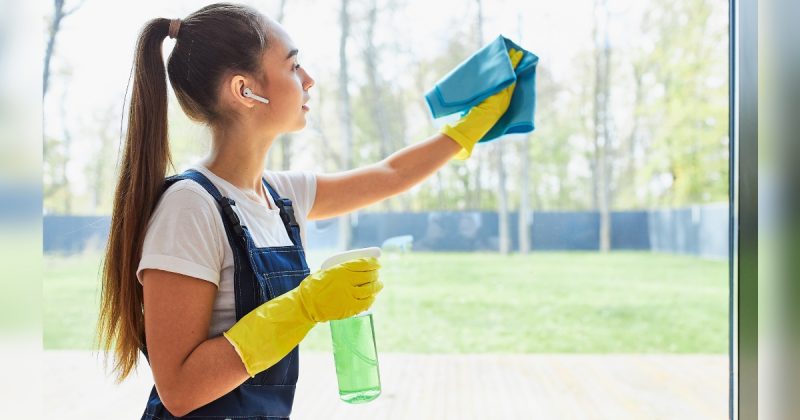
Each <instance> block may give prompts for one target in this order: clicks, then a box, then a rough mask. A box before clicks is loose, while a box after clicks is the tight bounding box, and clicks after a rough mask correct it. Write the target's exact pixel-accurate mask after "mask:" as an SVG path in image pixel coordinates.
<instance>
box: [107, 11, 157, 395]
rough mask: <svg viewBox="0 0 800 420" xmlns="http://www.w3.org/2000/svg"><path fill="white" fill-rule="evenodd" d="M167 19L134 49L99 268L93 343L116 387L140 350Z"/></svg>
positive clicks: (149, 29)
mask: <svg viewBox="0 0 800 420" xmlns="http://www.w3.org/2000/svg"><path fill="white" fill-rule="evenodd" d="M169 24H170V21H169V20H168V19H153V20H151V21H150V22H148V23H147V24H146V25H145V26H144V28H143V29H142V32H141V34H140V35H139V39H138V41H137V43H136V53H135V54H136V55H135V59H134V74H135V78H134V82H133V92H132V94H131V103H130V110H129V116H128V130H127V133H126V139H125V150H124V152H123V156H122V160H121V166H120V172H119V179H118V182H117V187H116V192H115V194H114V206H113V213H112V215H111V229H110V232H109V237H108V243H107V245H106V251H105V259H104V263H103V278H102V291H101V302H100V314H99V317H98V328H97V337H96V338H97V340H98V341H99V343H100V346H101V347H100V349H101V350H104V351H106V352H108V351H109V350H110V349H112V347H113V350H114V353H115V354H116V356H117V358H116V360H115V362H114V368H113V371H114V372H116V377H117V383H119V382H122V381H123V380H124V379H125V378H126V377H127V376H128V375H129V374H130V373H131V371H132V370H133V369H134V368H135V367H136V364H137V361H138V356H139V354H138V353H139V348H140V347H141V346H142V344H144V313H143V304H144V300H143V294H142V287H141V285H140V284H139V283H138V281H137V280H136V269H137V267H138V264H139V259H140V258H141V253H142V243H143V242H144V235H145V231H146V229H147V222H148V220H149V218H150V215H151V213H152V212H153V209H154V207H155V205H156V202H157V201H158V198H159V196H160V194H161V189H162V187H163V185H164V177H165V176H166V170H167V164H170V165H171V164H172V161H171V157H170V152H169V141H168V136H167V81H166V71H165V69H164V60H163V58H162V54H161V45H162V42H163V41H164V38H166V36H167V34H168V31H169Z"/></svg>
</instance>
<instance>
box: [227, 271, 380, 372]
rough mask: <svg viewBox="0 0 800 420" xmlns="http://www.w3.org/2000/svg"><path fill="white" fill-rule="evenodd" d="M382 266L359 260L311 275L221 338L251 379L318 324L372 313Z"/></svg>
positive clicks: (253, 312)
mask: <svg viewBox="0 0 800 420" xmlns="http://www.w3.org/2000/svg"><path fill="white" fill-rule="evenodd" d="M379 268H380V264H379V263H378V260H377V259H376V258H374V257H369V258H358V259H355V260H352V261H347V262H344V263H341V264H338V265H335V266H333V267H330V268H327V269H325V270H320V271H317V272H315V273H312V274H311V275H309V276H308V277H306V278H305V279H303V281H302V282H300V285H299V286H298V287H296V288H294V289H292V290H290V291H289V292H287V293H284V294H283V295H281V296H278V297H276V298H275V299H272V300H270V301H267V302H265V303H263V304H261V305H260V306H258V307H257V308H255V309H253V310H252V311H250V313H248V314H247V315H245V316H243V317H242V319H240V320H239V321H238V322H237V323H236V324H234V325H233V326H232V327H231V328H230V329H229V330H228V331H225V332H223V333H222V335H224V336H225V338H227V339H228V341H229V342H230V343H231V345H233V347H234V348H235V349H236V352H237V353H238V354H239V357H240V358H241V359H242V362H243V363H244V366H245V368H246V369H247V373H248V374H249V375H250V377H251V378H252V377H255V376H256V374H258V373H259V372H261V371H263V370H266V369H267V368H269V367H270V366H272V365H274V364H275V363H278V361H280V360H281V359H282V358H283V357H284V356H286V355H287V354H289V352H290V351H291V350H292V349H293V348H294V347H295V346H297V345H298V344H299V343H300V341H302V340H303V338H304V337H305V336H306V334H308V332H309V331H311V328H313V327H314V325H316V324H317V323H318V322H323V321H330V320H332V319H343V318H348V317H351V316H353V315H356V314H358V313H360V312H363V311H365V310H367V309H369V307H370V306H372V303H373V302H374V301H375V296H376V295H377V294H378V292H380V291H381V289H383V283H381V281H380V280H379V279H378V269H379Z"/></svg>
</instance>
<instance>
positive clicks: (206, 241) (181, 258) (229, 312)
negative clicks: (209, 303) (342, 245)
mask: <svg viewBox="0 0 800 420" xmlns="http://www.w3.org/2000/svg"><path fill="white" fill-rule="evenodd" d="M192 169H196V170H198V171H199V172H201V173H202V174H203V175H205V176H206V177H207V178H208V179H209V180H210V181H211V183H212V184H214V186H216V187H217V189H219V191H220V193H221V194H222V195H223V196H227V197H229V198H231V199H233V200H234V201H235V202H236V205H235V206H233V209H234V211H236V213H237V215H238V216H239V219H240V220H241V222H242V225H244V226H247V228H248V230H249V231H250V234H251V236H252V237H253V242H255V245H256V246H257V247H267V246H285V245H292V241H291V239H290V238H289V234H288V233H287V232H286V228H285V227H284V224H283V221H282V220H281V217H280V210H279V208H278V206H277V205H275V201H274V200H273V199H272V196H271V195H270V194H269V192H268V191H267V190H266V188H264V192H265V194H266V195H267V198H268V199H269V205H270V208H268V207H267V204H266V203H264V202H263V200H259V201H256V200H255V199H254V198H251V197H250V196H247V195H245V194H244V192H242V191H241V190H240V189H239V188H237V187H235V186H234V185H232V184H231V183H229V182H228V181H226V180H224V179H222V178H220V177H218V176H216V175H214V173H212V172H211V171H210V170H209V169H208V168H206V167H205V166H203V165H201V164H195V165H193V166H192ZM264 178H266V180H267V182H268V183H269V185H270V186H271V187H272V188H273V189H274V190H275V191H276V192H277V193H278V195H279V196H280V197H285V198H289V199H291V200H292V207H293V209H294V215H295V219H297V223H298V224H299V225H300V236H301V239H302V241H303V246H304V247H305V246H306V237H305V227H306V221H307V218H308V213H309V212H310V211H311V207H312V206H313V205H314V198H315V196H316V192H317V182H316V177H315V175H314V174H313V173H312V172H306V171H280V172H274V171H264ZM146 268H155V269H159V270H164V271H170V272H174V273H179V274H184V275H187V276H191V277H196V278H198V279H202V280H206V281H209V282H211V283H214V284H215V285H217V296H216V298H215V299H214V308H213V312H212V314H211V326H210V327H209V332H208V337H209V338H211V337H215V336H218V335H220V334H222V332H223V331H227V330H228V329H229V328H230V327H231V326H232V325H233V324H234V323H235V322H236V307H235V300H234V286H233V271H234V266H233V251H232V250H231V246H230V243H229V242H228V236H227V235H226V233H225V227H224V225H223V224H222V217H221V216H220V212H219V210H218V207H217V204H216V201H215V200H214V198H213V197H212V196H211V194H209V193H208V192H206V190H205V189H204V188H203V187H202V186H200V184H198V183H196V182H194V181H192V180H189V179H185V180H180V181H178V182H176V183H174V184H172V185H171V186H170V187H169V188H168V189H167V190H166V191H165V192H164V194H163V195H162V196H161V198H160V199H159V202H158V204H157V205H156V208H155V210H154V211H153V215H152V216H151V217H150V220H149V222H148V226H147V232H146V234H145V238H144V245H143V247H142V259H141V260H140V261H139V267H138V269H137V271H136V276H137V277H138V279H139V283H141V282H142V270H144V269H146Z"/></svg>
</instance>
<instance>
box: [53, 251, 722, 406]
mask: <svg viewBox="0 0 800 420" xmlns="http://www.w3.org/2000/svg"><path fill="white" fill-rule="evenodd" d="M327 254H328V253H326V252H316V253H314V252H312V253H310V254H309V266H310V267H311V268H312V270H314V269H316V268H317V267H318V266H319V263H320V262H321V261H322V259H324V258H325V256H326V255H327ZM99 260H100V257H99V255H98V254H87V255H83V256H80V257H70V258H64V257H53V256H49V257H46V258H45V268H44V273H45V277H44V278H45V280H44V284H43V287H44V297H45V299H44V305H45V306H44V317H43V320H44V334H45V337H44V345H45V349H46V350H47V351H45V361H44V371H45V372H48V378H47V381H44V383H45V414H46V415H50V416H51V417H54V418H55V417H58V418H76V419H77V418H120V419H122V418H138V416H140V415H141V411H142V410H143V407H144V403H145V400H146V397H147V395H148V393H149V391H150V387H152V384H153V382H152V376H151V375H150V372H149V367H148V365H147V363H146V361H144V360H143V359H142V365H141V366H140V367H139V370H138V373H137V374H136V375H135V376H133V377H132V378H131V379H130V380H129V381H127V382H125V383H123V384H122V385H120V386H116V385H114V384H113V381H112V380H111V379H110V377H109V376H108V375H107V374H106V373H105V372H104V371H103V370H102V358H101V357H100V355H99V354H97V353H96V352H93V351H91V349H92V338H93V332H94V331H93V329H94V322H95V317H96V311H97V302H98V298H99V289H98V285H99ZM381 261H382V265H383V268H382V269H381V278H382V280H383V281H384V283H385V289H384V291H383V292H381V294H380V295H379V298H378V300H377V301H376V304H375V306H374V307H373V308H374V314H375V315H374V316H375V331H376V340H377V345H378V351H379V359H380V364H381V379H382V383H383V395H381V397H379V398H378V399H377V400H375V401H374V402H372V403H369V404H365V405H360V406H350V405H348V404H346V403H344V402H341V401H339V400H338V397H337V391H336V376H335V370H334V367H333V359H332V356H331V352H330V330H329V328H328V326H327V325H325V324H322V325H319V326H317V327H316V328H315V329H314V330H312V332H311V333H310V334H309V336H308V337H307V338H306V340H305V341H304V342H303V343H302V344H301V355H302V356H301V368H300V370H301V377H300V383H299V384H298V390H297V396H296V404H295V410H294V413H293V416H292V418H293V419H297V420H303V419H318V418H323V417H324V418H326V419H329V420H333V419H345V418H347V419H370V420H372V419H408V418H422V419H428V418H430V419H447V418H453V419H472V418H474V419H478V418H481V419H482V418H492V419H494V418H497V419H507V418H508V419H517V418H519V419H569V418H576V419H577V418H580V419H590V418H596V419H606V418H614V419H642V418H648V419H651V418H652V419H660V418H663V419H674V418H681V419H693V418H697V419H709V418H725V417H726V416H727V409H728V403H727V397H728V394H727V392H728V390H727V383H728V371H727V334H728V321H727V320H728V309H727V302H728V301H727V299H728V288H727V263H726V262H724V261H708V260H702V259H697V258H694V257H685V256H675V255H660V254H651V253H638V252H614V253H611V254H608V255H602V254H598V253H577V252H573V253H555V252H554V253H544V252H537V253H533V254H531V255H527V256H520V255H510V256H501V255H497V254H490V253H484V254H473V253H411V254H389V253H387V254H385V255H384V257H383V258H382V259H381ZM93 393H95V394H101V396H102V397H100V398H98V395H94V396H93V398H91V400H90V399H89V397H88V396H89V395H92V394H93Z"/></svg>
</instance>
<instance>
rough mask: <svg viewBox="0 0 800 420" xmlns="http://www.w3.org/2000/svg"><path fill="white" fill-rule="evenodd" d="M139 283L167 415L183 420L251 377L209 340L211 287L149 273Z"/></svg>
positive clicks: (224, 344)
mask: <svg viewBox="0 0 800 420" xmlns="http://www.w3.org/2000/svg"><path fill="white" fill-rule="evenodd" d="M142 283H143V284H144V314H145V317H144V319H145V331H146V336H147V352H148V356H149V358H150V367H151V369H152V371H153V379H154V380H155V383H156V389H157V390H158V395H159V396H160V397H161V401H162V402H163V403H164V406H165V407H166V408H167V410H169V412H170V413H172V414H173V415H175V416H178V417H181V416H184V415H186V414H188V413H189V412H191V411H193V410H195V409H197V408H199V407H202V406H204V405H206V404H208V403H210V402H212V401H214V400H216V399H218V398H219V397H221V396H223V395H225V394H227V393H228V392H230V391H232V390H233V389H234V388H236V387H237V386H239V385H240V384H242V383H243V382H244V381H245V380H247V379H248V378H249V377H250V376H249V375H248V374H247V370H246V369H245V367H244V364H243V363H242V359H240V358H239V355H238V354H236V350H235V349H234V348H233V346H232V345H231V344H230V342H228V340H227V339H225V337H223V336H219V337H214V338H210V339H209V338H208V328H209V324H210V322H211V311H212V308H213V304H214V297H215V296H216V293H217V287H216V286H215V285H214V284H212V283H209V282H207V281H205V280H201V279H197V278H193V277H188V276H184V275H182V274H177V273H171V272H168V271H161V270H153V269H150V270H145V271H144V272H143V274H142Z"/></svg>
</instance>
